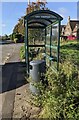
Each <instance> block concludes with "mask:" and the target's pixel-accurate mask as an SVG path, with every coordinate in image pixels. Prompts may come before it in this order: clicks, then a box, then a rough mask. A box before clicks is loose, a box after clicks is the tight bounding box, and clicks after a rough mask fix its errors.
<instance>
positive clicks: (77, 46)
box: [61, 42, 79, 50]
mask: <svg viewBox="0 0 79 120" xmlns="http://www.w3.org/2000/svg"><path fill="white" fill-rule="evenodd" d="M61 49H72V50H79V42H77V43H73V42H72V43H69V44H65V45H62V46H61Z"/></svg>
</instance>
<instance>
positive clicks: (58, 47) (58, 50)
mask: <svg viewBox="0 0 79 120" xmlns="http://www.w3.org/2000/svg"><path fill="white" fill-rule="evenodd" d="M60 25H61V21H60V20H59V24H58V46H57V70H59V52H60Z"/></svg>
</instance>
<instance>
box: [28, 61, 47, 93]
mask: <svg viewBox="0 0 79 120" xmlns="http://www.w3.org/2000/svg"><path fill="white" fill-rule="evenodd" d="M45 71H46V62H45V60H34V61H31V62H30V76H31V78H32V81H31V82H30V90H31V92H32V93H33V94H40V90H39V88H38V86H35V85H34V84H37V85H38V83H39V82H40V79H41V75H42V74H43V73H45Z"/></svg>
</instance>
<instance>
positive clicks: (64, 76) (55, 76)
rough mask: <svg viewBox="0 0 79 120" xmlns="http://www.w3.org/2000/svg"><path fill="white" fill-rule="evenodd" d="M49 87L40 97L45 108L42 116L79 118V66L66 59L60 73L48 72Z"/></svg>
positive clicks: (75, 119)
mask: <svg viewBox="0 0 79 120" xmlns="http://www.w3.org/2000/svg"><path fill="white" fill-rule="evenodd" d="M46 78H47V79H48V87H47V88H46V90H44V94H42V95H41V96H40V97H38V99H37V101H38V104H39V103H40V104H41V105H42V107H43V110H42V112H41V114H40V118H49V119H52V120H78V119H79V81H78V71H77V68H76V67H75V66H74V64H72V63H71V62H69V61H65V62H64V63H63V64H62V65H61V67H60V71H59V72H58V73H54V72H51V69H50V68H49V70H48V71H47V73H46Z"/></svg>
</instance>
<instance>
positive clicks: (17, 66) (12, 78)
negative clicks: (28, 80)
mask: <svg viewBox="0 0 79 120" xmlns="http://www.w3.org/2000/svg"><path fill="white" fill-rule="evenodd" d="M22 45H23V44H22V43H17V44H3V45H0V49H2V61H0V68H2V70H1V69H0V73H1V72H2V81H1V79H0V86H2V90H1V87H0V108H1V107H2V112H1V111H0V116H1V113H2V118H12V114H13V107H14V101H15V91H16V87H20V86H22V85H23V84H25V80H24V74H23V69H24V66H25V64H24V63H21V62H20V56H19V52H20V48H21V46H22ZM0 54H1V53H0ZM1 99H2V100H1ZM1 104H2V106H1ZM0 110H1V109H0Z"/></svg>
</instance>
